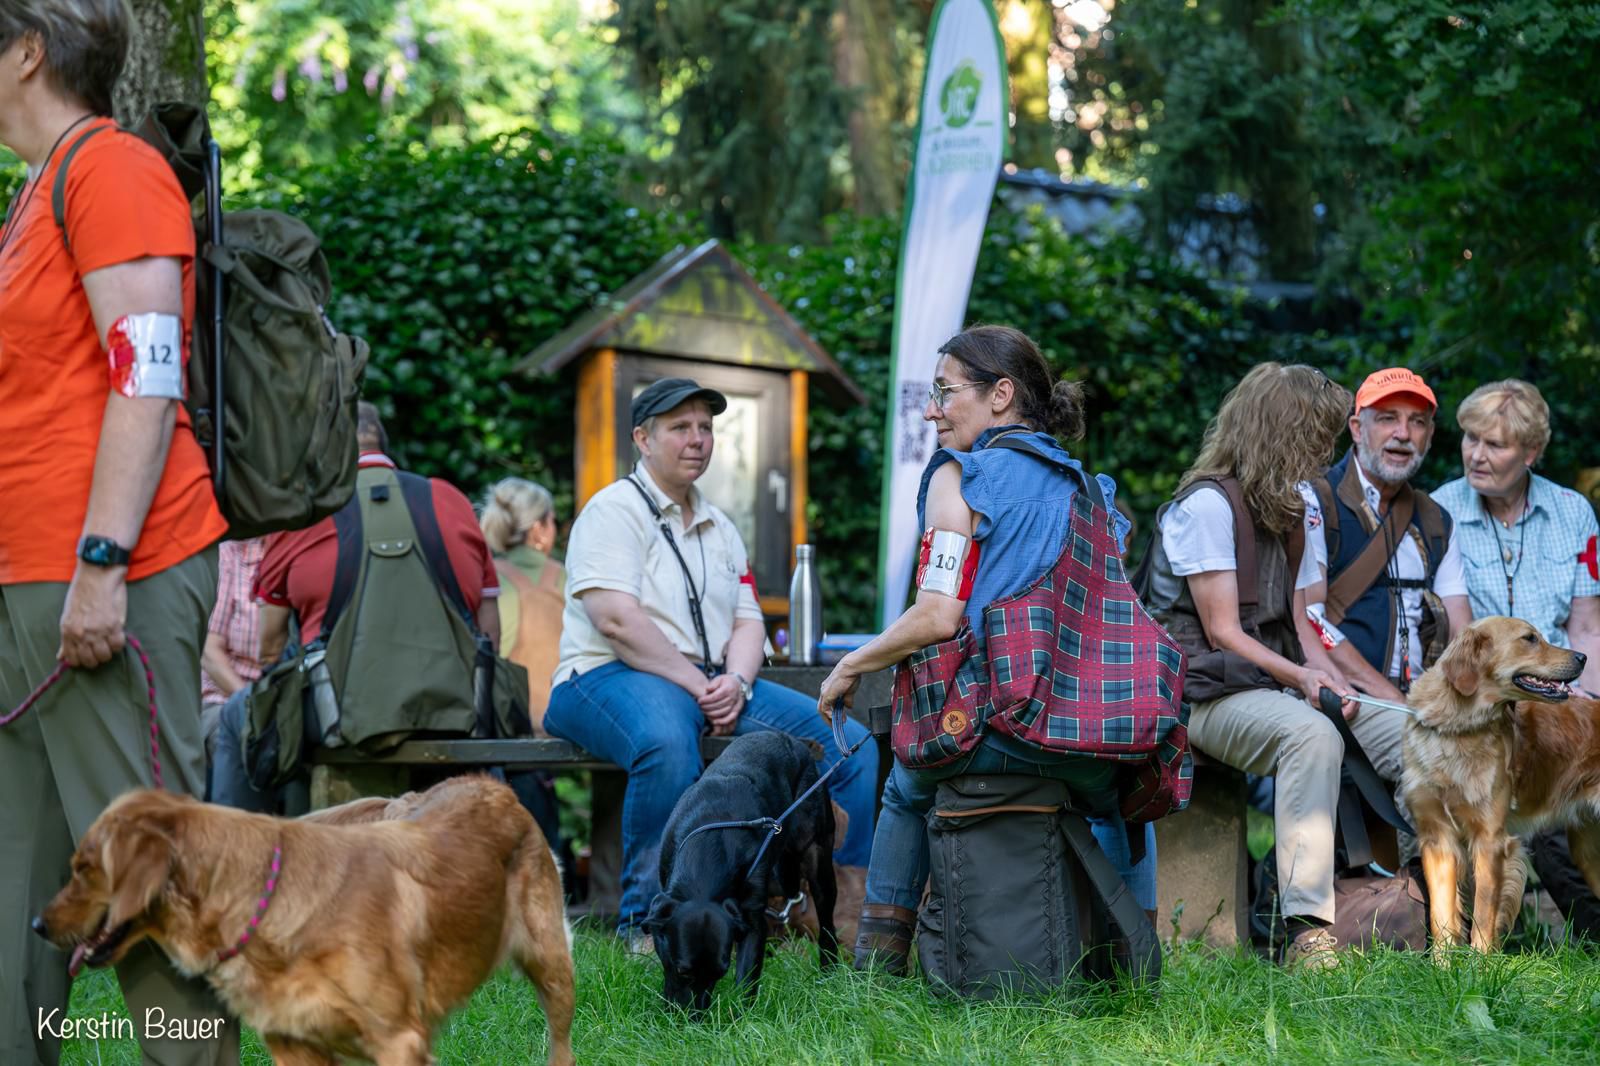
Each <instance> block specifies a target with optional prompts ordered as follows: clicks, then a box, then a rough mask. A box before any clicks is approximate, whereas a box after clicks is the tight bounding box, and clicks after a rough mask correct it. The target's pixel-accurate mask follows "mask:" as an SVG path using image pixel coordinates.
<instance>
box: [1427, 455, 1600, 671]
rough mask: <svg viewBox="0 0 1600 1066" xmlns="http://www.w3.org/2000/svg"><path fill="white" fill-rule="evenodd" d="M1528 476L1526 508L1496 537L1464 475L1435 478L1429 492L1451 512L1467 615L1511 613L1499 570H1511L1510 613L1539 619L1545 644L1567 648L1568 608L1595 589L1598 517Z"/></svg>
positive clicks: (1568, 493) (1599, 579)
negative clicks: (1446, 480) (1468, 601)
mask: <svg viewBox="0 0 1600 1066" xmlns="http://www.w3.org/2000/svg"><path fill="white" fill-rule="evenodd" d="M1531 479H1532V480H1531V481H1530V483H1529V486H1528V506H1527V508H1526V509H1525V510H1524V512H1523V515H1522V517H1521V518H1520V519H1518V520H1517V522H1516V523H1515V524H1513V525H1512V527H1511V528H1510V529H1509V530H1508V529H1506V528H1504V527H1501V528H1500V531H1499V532H1500V537H1499V540H1496V539H1495V530H1494V528H1493V527H1491V526H1490V524H1489V523H1490V521H1491V519H1490V518H1489V516H1488V513H1487V512H1486V511H1485V510H1484V508H1483V502H1482V501H1481V500H1480V499H1479V498H1478V494H1477V493H1476V492H1475V491H1473V488H1472V486H1471V485H1469V484H1468V483H1467V479H1466V478H1457V479H1456V480H1454V481H1452V482H1449V483H1448V484H1445V485H1441V486H1440V487H1439V488H1437V489H1435V490H1434V491H1433V492H1432V493H1431V495H1432V496H1433V498H1434V500H1435V501H1436V502H1437V503H1438V504H1439V506H1440V507H1443V508H1444V509H1445V510H1447V511H1449V512H1450V517H1451V518H1453V519H1455V523H1456V540H1457V542H1458V543H1459V544H1460V545H1461V561H1462V563H1463V567H1462V569H1463V570H1464V571H1465V572H1466V578H1467V595H1468V596H1470V597H1471V599H1472V617H1474V618H1486V617H1488V616H1489V615H1497V614H1499V615H1509V614H1511V604H1510V603H1509V602H1508V601H1507V596H1506V575H1507V574H1508V573H1510V574H1512V579H1511V580H1512V587H1513V591H1514V593H1515V597H1516V615H1515V617H1517V618H1521V619H1524V620H1525V621H1528V622H1531V623H1532V624H1534V625H1535V626H1538V627H1539V632H1541V633H1543V634H1544V636H1545V639H1546V640H1548V641H1550V643H1552V644H1555V645H1557V646H1559V647H1563V648H1570V647H1571V646H1572V644H1571V642H1570V641H1569V640H1568V639H1567V616H1568V615H1569V614H1571V613H1572V601H1573V600H1574V599H1577V598H1578V597H1580V596H1600V576H1597V570H1600V555H1597V550H1596V543H1597V541H1596V537H1597V535H1600V524H1597V523H1596V521H1595V515H1594V508H1593V507H1591V506H1590V505H1589V501H1588V500H1586V499H1584V498H1583V497H1582V496H1580V495H1578V494H1577V493H1576V492H1573V491H1572V490H1571V489H1564V488H1562V487H1561V486H1560V485H1557V484H1556V483H1555V482H1553V481H1551V480H1549V479H1548V478H1542V477H1540V476H1539V475H1538V474H1532V475H1531ZM1507 551H1509V552H1510V553H1511V556H1512V559H1511V562H1509V563H1508V562H1506V561H1505V553H1506V552H1507ZM1519 554H1520V562H1519Z"/></svg>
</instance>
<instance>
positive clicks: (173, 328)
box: [106, 311, 189, 400]
mask: <svg viewBox="0 0 1600 1066" xmlns="http://www.w3.org/2000/svg"><path fill="white" fill-rule="evenodd" d="M188 354H189V343H188V337H187V336H186V335H185V331H184V328H183V319H181V318H179V317H178V316H177V315H170V314H163V313H161V312H158V311H151V312H147V313H144V314H138V315H123V316H122V317H121V318H119V319H117V320H116V321H115V322H113V323H111V329H110V330H108V331H107V332H106V356H107V358H108V359H109V360H110V364H111V366H110V370H111V388H112V389H113V390H114V391H115V392H117V393H120V394H121V395H123V396H127V397H129V398H130V399H133V398H155V399H162V400H181V399H183V396H184V378H183V367H184V364H185V363H186V362H188Z"/></svg>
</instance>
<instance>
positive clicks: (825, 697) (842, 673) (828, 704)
mask: <svg viewBox="0 0 1600 1066" xmlns="http://www.w3.org/2000/svg"><path fill="white" fill-rule="evenodd" d="M848 660H849V657H848V656H846V657H845V658H844V659H840V660H839V662H838V663H837V664H836V665H835V666H834V668H833V672H832V673H830V674H829V675H828V676H827V677H826V678H824V679H823V682H822V688H821V690H819V692H818V693H817V713H818V714H820V715H821V716H822V720H823V721H824V722H831V721H833V715H834V709H835V707H836V706H838V707H844V708H850V707H854V706H855V704H856V689H858V688H860V687H861V675H860V674H858V673H856V672H855V671H854V670H852V669H851V668H850V667H849V666H848V665H846V664H847V663H848Z"/></svg>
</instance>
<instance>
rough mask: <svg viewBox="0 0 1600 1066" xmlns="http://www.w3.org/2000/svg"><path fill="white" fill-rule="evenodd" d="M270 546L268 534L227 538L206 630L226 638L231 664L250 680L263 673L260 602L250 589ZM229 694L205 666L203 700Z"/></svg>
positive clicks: (217, 699)
mask: <svg viewBox="0 0 1600 1066" xmlns="http://www.w3.org/2000/svg"><path fill="white" fill-rule="evenodd" d="M266 550H267V538H265V537H256V538H254V539H251V540H225V541H223V542H222V543H221V544H220V545H218V548H217V603H216V606H215V607H214V608H212V611H211V622H210V623H209V624H208V625H207V627H206V632H207V633H208V634H214V635H216V636H218V637H220V638H221V639H222V647H223V649H224V652H225V653H226V655H227V658H228V665H229V666H231V667H232V668H233V672H234V673H236V674H238V675H239V676H240V677H241V678H243V679H244V681H245V683H246V684H248V683H249V682H251V681H254V680H255V679H256V678H258V677H260V676H261V664H260V663H259V662H257V661H256V655H257V649H258V646H259V645H258V640H257V635H258V633H259V629H258V626H257V623H256V603H255V600H254V599H253V598H252V597H251V595H250V589H251V587H252V586H253V585H254V584H255V580H256V571H257V570H259V569H260V568H261V557H262V556H263V555H265V554H266ZM227 698H228V694H227V693H225V692H223V691H222V689H221V688H219V687H218V686H217V683H216V682H215V681H213V680H211V675H210V674H208V673H207V672H206V671H205V670H201V671H200V702H201V703H202V704H206V705H209V704H213V703H222V702H224V701H226V700H227Z"/></svg>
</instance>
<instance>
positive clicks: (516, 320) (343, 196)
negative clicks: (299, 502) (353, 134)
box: [265, 133, 672, 515]
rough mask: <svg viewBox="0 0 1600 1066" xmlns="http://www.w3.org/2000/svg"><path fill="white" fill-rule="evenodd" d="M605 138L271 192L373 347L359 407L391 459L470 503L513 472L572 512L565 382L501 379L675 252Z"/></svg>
mask: <svg viewBox="0 0 1600 1066" xmlns="http://www.w3.org/2000/svg"><path fill="white" fill-rule="evenodd" d="M621 166H622V156H621V154H620V152H619V150H618V148H617V146H615V145H614V144H611V143H609V142H603V141H586V142H568V141H564V140H559V139H556V138H552V137H549V136H547V135H544V134H535V133H523V134H517V135H513V136H509V137H507V138H503V139H500V140H498V141H496V142H494V143H488V144H485V143H480V144H473V145H469V146H467V147H465V148H460V149H440V150H437V151H433V152H421V151H410V150H407V149H406V148H404V147H402V146H398V145H374V146H370V147H368V148H366V149H364V150H363V151H361V152H359V153H356V154H353V155H351V156H350V157H348V158H346V159H344V160H342V161H341V162H340V163H339V164H337V165H334V166H326V167H318V168H313V169H309V170H306V171H304V172H302V174H301V175H300V178H299V185H300V186H301V190H302V191H301V192H300V194H299V195H298V196H296V197H293V198H290V197H288V196H286V195H280V196H273V197H267V198H266V200H265V202H266V203H268V204H275V205H279V206H286V207H288V208H289V209H291V210H293V211H295V212H296V213H298V214H299V215H301V216H302V217H303V218H305V220H306V221H307V222H308V223H309V224H310V225H311V226H312V227H313V228H314V229H315V230H316V231H317V232H318V233H319V234H320V235H321V237H322V239H323V242H324V246H325V248H326V251H327V254H328V260H329V263H330V266H331V268H332V271H333V276H334V279H335V292H336V295H335V298H334V303H333V306H332V307H331V308H330V309H329V312H330V314H331V316H332V317H333V318H334V319H335V321H337V322H338V323H339V325H340V327H341V328H343V329H345V330H348V331H350V332H353V333H358V334H361V335H363V336H365V337H366V338H367V340H368V341H369V342H370V343H371V345H372V353H373V354H372V361H371V363H370V365H369V368H368V371H367V383H366V390H365V391H366V394H367V396H368V397H369V398H371V399H374V400H375V401H376V402H377V403H378V404H379V405H380V407H381V408H382V410H383V412H384V414H385V416H386V417H387V419H388V422H389V427H388V428H389V435H390V438H391V439H392V440H393V441H394V445H395V448H394V450H395V452H396V455H397V457H398V458H399V459H400V460H401V461H403V462H404V463H405V464H406V465H408V466H410V467H412V468H414V469H416V470H418V471H423V472H426V473H429V474H433V475H439V476H444V477H448V478H450V479H451V480H453V481H455V482H456V483H457V484H458V485H460V486H461V487H462V488H463V489H465V490H467V491H468V492H477V491H478V490H479V489H481V488H484V487H486V486H487V485H488V484H489V483H491V482H492V481H494V480H496V479H498V478H500V477H503V476H506V475H510V474H516V475H520V476H526V477H531V478H533V479H535V480H537V481H540V482H542V483H544V484H547V485H549V486H550V487H551V488H552V490H554V491H555V492H556V500H557V506H558V508H559V510H560V512H561V513H563V514H566V515H570V514H571V513H572V492H571V489H572V450H573V422H572V402H573V401H572V392H573V382H572V380H571V379H570V378H567V379H562V380H548V379H539V378H534V377H529V376H525V375H523V374H520V373H517V372H515V371H514V369H513V367H514V366H515V364H516V363H517V362H518V361H519V360H520V359H521V357H522V356H524V355H526V354H527V353H528V352H529V351H531V350H532V349H533V348H534V347H535V346H536V345H537V344H538V343H539V342H541V341H543V340H544V339H546V338H547V337H549V336H551V335H552V334H554V333H556V332H558V331H559V330H560V329H561V328H562V327H564V326H565V325H567V324H568V323H569V322H570V321H572V319H574V318H576V317H577V316H578V315H579V314H581V313H582V312H583V311H585V310H587V309H588V308H589V307H591V306H592V305H593V304H594V303H596V302H597V301H598V300H600V299H601V298H602V297H604V296H607V295H609V294H610V293H612V292H614V291H615V290H616V289H618V288H620V287H621V286H622V285H623V284H624V283H626V282H627V281H628V280H629V279H631V278H632V277H633V276H634V275H635V274H638V273H639V272H640V271H642V270H644V269H645V268H646V267H648V266H649V265H650V264H652V263H654V262H655V261H656V259H658V258H659V257H660V256H661V255H662V254H663V253H664V252H666V251H667V250H668V249H669V248H670V247H671V244H672V236H671V235H670V234H669V232H668V230H667V228H666V227H667V223H668V221H669V220H668V219H666V218H665V217H663V216H659V215H656V214H651V213H648V212H642V211H640V210H638V209H636V208H633V207H631V206H629V205H628V204H626V203H625V202H623V201H622V200H621V199H620V197H619V195H618V193H617V189H618V186H619V181H620V180H621V179H620V168H621Z"/></svg>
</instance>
